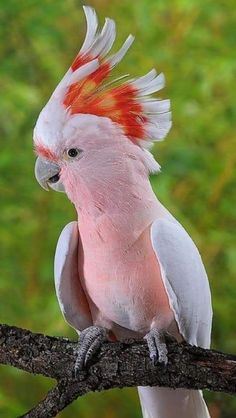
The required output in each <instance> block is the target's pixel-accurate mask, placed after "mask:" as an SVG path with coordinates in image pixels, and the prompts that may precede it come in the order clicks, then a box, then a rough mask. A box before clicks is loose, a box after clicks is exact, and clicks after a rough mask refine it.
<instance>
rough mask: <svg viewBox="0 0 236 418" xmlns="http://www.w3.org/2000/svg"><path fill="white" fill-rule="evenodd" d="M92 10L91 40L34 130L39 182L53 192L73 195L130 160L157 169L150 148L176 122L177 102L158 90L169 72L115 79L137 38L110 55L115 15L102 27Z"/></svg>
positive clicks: (87, 39)
mask: <svg viewBox="0 0 236 418" xmlns="http://www.w3.org/2000/svg"><path fill="white" fill-rule="evenodd" d="M84 11H85V15H86V20H87V33H86V36H85V40H84V43H83V45H82V47H81V50H80V52H79V54H78V55H77V56H76V58H75V60H74V62H73V63H72V65H71V67H70V68H69V70H68V71H67V73H66V74H65V76H64V77H63V79H62V80H61V82H60V83H59V85H58V86H57V88H56V89H55V91H54V92H53V94H52V96H51V98H50V99H49V101H48V103H47V104H46V106H45V107H44V109H43V110H42V111H41V113H40V115H39V117H38V120H37V123H36V126H35V129H34V147H35V151H36V153H37V155H38V158H37V160H36V164H35V175H36V178H37V180H38V182H39V183H40V185H41V186H42V187H43V188H45V189H46V190H48V189H49V186H50V187H51V188H52V189H55V190H57V191H64V190H65V191H66V192H67V194H68V195H69V197H70V198H71V200H73V198H72V196H73V189H74V188H75V187H76V185H77V184H78V179H79V178H80V177H84V178H85V177H87V176H89V175H90V174H91V173H93V175H94V176H95V177H96V176H98V175H101V174H103V173H105V172H106V170H109V171H112V170H116V167H117V166H119V165H120V163H121V161H125V160H126V158H128V159H129V160H132V161H133V164H136V163H137V164H139V165H140V164H141V165H142V166H143V167H144V169H146V171H147V173H148V171H157V170H158V168H159V165H158V163H157V162H156V161H155V160H154V158H153V157H152V155H151V154H150V152H149V151H147V148H148V145H149V144H151V143H152V142H153V141H158V140H162V139H164V137H165V136H166V134H167V133H168V131H169V129H170V127H171V114H170V111H169V108H170V103H169V100H161V99H160V98H153V97H152V96H151V95H152V93H154V92H157V91H159V90H161V89H162V88H163V86H164V82H165V81H164V75H163V74H162V73H161V74H159V75H157V73H156V71H155V70H151V71H150V72H149V73H147V74H146V75H145V76H143V77H140V78H136V79H129V78H127V76H124V77H120V78H118V79H115V80H111V79H110V75H111V71H112V69H113V68H114V67H115V66H116V65H117V64H118V63H119V61H120V60H121V59H122V58H123V56H124V55H125V53H126V52H127V50H128V48H129V47H130V45H131V44H132V42H133V40H134V38H133V36H132V35H129V36H128V38H127V39H126V41H125V43H124V44H123V45H122V47H121V48H120V50H119V51H118V52H117V53H115V54H113V55H110V56H107V54H108V52H109V51H110V49H111V47H112V45H113V43H114V41H115V36H116V29H115V23H114V21H113V20H111V19H108V18H107V19H106V20H105V24H104V26H103V28H102V30H101V31H99V30H98V22H97V16H96V13H95V11H94V10H93V9H92V8H90V7H87V6H85V7H84Z"/></svg>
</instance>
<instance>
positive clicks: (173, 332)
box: [144, 309, 182, 365]
mask: <svg viewBox="0 0 236 418" xmlns="http://www.w3.org/2000/svg"><path fill="white" fill-rule="evenodd" d="M167 338H168V339H172V340H173V339H174V340H177V341H181V340H182V337H181V335H180V333H179V330H178V326H177V323H176V321H175V318H174V313H173V312H172V311H171V310H170V309H167V310H166V311H165V312H162V315H158V316H157V317H156V318H154V319H153V321H152V324H151V329H150V331H149V332H148V333H147V334H146V335H145V337H144V339H145V340H146V341H147V345H148V349H149V355H150V358H151V360H152V362H153V363H154V364H156V363H157V362H158V361H159V363H163V364H165V365H166V364H167V363H168V356H167V355H168V350H167V346H166V339H167Z"/></svg>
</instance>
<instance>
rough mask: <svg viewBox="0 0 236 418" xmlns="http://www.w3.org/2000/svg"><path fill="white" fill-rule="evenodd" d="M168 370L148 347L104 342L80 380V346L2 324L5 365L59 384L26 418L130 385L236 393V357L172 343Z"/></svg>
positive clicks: (138, 343) (1, 350)
mask: <svg viewBox="0 0 236 418" xmlns="http://www.w3.org/2000/svg"><path fill="white" fill-rule="evenodd" d="M167 345H168V365H167V366H166V367H165V366H163V365H161V364H157V365H156V366H154V365H153V364H152V363H151V361H150V359H149V356H148V349H147V345H146V342H145V341H143V340H141V341H127V342H122V343H121V342H117V343H109V342H107V343H104V344H103V346H102V348H101V350H100V352H99V353H98V355H97V356H96V357H95V358H94V359H93V361H92V362H91V363H90V365H89V367H88V368H87V369H86V371H84V372H83V373H81V376H80V377H79V379H75V378H74V376H73V370H74V363H75V358H76V354H75V351H76V346H77V344H76V342H73V341H69V340H67V339H65V338H56V337H49V336H44V335H42V334H36V333H32V332H30V331H28V330H24V329H21V328H17V327H12V326H8V325H0V363H1V364H7V365H11V366H14V367H17V368H19V369H22V370H25V371H26V372H29V373H33V374H42V375H44V376H47V377H51V378H54V379H56V380H57V385H56V386H55V388H53V389H52V390H51V391H50V392H49V393H48V394H47V396H46V398H45V399H44V400H42V401H41V402H40V403H39V404H38V405H37V406H36V407H34V408H33V409H32V410H31V411H29V412H28V413H26V414H25V415H23V416H22V417H30V418H36V417H37V418H38V417H43V418H47V417H54V416H56V415H57V413H58V412H59V411H61V410H62V409H64V408H65V407H66V406H67V405H68V404H70V403H71V402H73V400H75V399H76V398H78V397H79V396H82V395H84V394H85V393H87V392H90V391H101V390H106V389H111V388H115V387H119V388H121V387H124V386H140V385H141V386H154V385H155V386H167V387H172V388H191V389H209V390H213V391H220V392H226V393H231V394H235V393H236V356H235V355H230V354H224V353H220V352H218V351H214V350H205V349H202V348H199V347H192V346H190V345H189V344H186V343H181V344H177V343H176V342H174V341H172V340H170V341H167Z"/></svg>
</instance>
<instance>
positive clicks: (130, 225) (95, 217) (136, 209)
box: [74, 170, 163, 245]
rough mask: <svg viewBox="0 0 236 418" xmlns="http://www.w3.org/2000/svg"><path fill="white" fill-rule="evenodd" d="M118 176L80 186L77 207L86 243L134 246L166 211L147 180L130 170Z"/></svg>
mask: <svg viewBox="0 0 236 418" xmlns="http://www.w3.org/2000/svg"><path fill="white" fill-rule="evenodd" d="M115 174H116V173H115V172H113V174H112V176H111V177H109V176H107V177H104V176H102V177H100V176H98V177H96V176H94V177H93V176H91V175H90V176H88V178H81V179H80V181H79V182H78V188H77V193H76V199H75V200H74V204H75V206H76V209H77V212H78V217H79V229H80V234H81V238H82V240H84V241H85V240H86V242H88V241H89V240H90V242H91V243H92V242H93V241H94V240H97V241H98V242H100V240H101V242H103V243H104V242H105V243H107V244H108V245H109V242H111V241H112V243H114V242H116V243H117V245H119V243H120V242H122V241H124V240H126V241H127V239H128V238H129V240H130V242H134V241H135V239H137V238H138V237H139V236H140V235H141V233H142V232H143V231H144V230H145V229H146V228H147V227H148V226H149V225H150V224H151V223H152V222H153V221H154V220H155V219H156V218H157V217H158V216H160V213H161V212H162V211H163V207H162V205H161V204H160V203H159V202H158V200H157V198H156V196H155V194H154V192H153V190H152V188H151V185H150V182H149V179H148V177H147V176H144V175H143V174H142V173H140V174H139V173H136V174H135V176H134V173H133V172H132V173H131V172H130V173H129V172H128V170H126V171H121V172H119V173H118V174H119V175H118V176H116V175H115ZM127 237H128V238H127Z"/></svg>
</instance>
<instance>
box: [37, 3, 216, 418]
mask: <svg viewBox="0 0 236 418" xmlns="http://www.w3.org/2000/svg"><path fill="white" fill-rule="evenodd" d="M84 11H85V15H86V19H87V33H86V37H85V40H84V43H83V45H82V48H81V50H80V52H79V53H78V55H77V56H76V58H75V60H74V62H73V64H72V65H71V67H70V68H69V70H68V71H67V73H66V74H65V76H64V77H63V79H62V81H61V82H60V83H59V85H58V86H57V88H56V90H55V91H54V93H53V94H52V96H51V98H50V99H49V101H48V103H47V104H46V106H45V107H44V109H43V110H42V111H41V113H40V115H39V118H38V120H37V123H36V126H35V129H34V146H35V150H36V153H37V155H38V158H37V161H36V166H35V174H36V178H37V180H38V181H39V183H40V184H41V185H42V187H44V188H45V189H47V190H48V186H50V187H51V188H53V189H55V190H58V191H65V192H66V194H67V196H68V197H69V199H70V200H71V201H72V202H73V204H74V205H75V208H76V210H77V212H78V215H79V224H78V222H71V223H69V224H68V225H67V226H66V227H65V228H64V229H63V231H62V233H61V235H60V238H59V241H58V244H57V249H56V255H55V285H56V293H57V297H58V300H59V304H60V308H61V310H62V313H63V315H64V317H65V319H66V320H67V322H68V323H69V324H70V325H71V326H72V327H73V328H75V330H76V331H77V332H78V334H80V341H79V350H78V359H77V363H76V370H77V371H78V370H80V369H82V368H83V367H84V366H85V365H86V362H87V361H88V359H90V357H91V355H93V353H94V352H95V351H97V350H98V349H99V347H100V344H101V343H102V342H103V341H104V339H106V338H108V337H109V336H111V335H113V337H115V338H116V339H118V340H122V339H125V338H129V337H134V338H140V337H144V338H145V339H146V340H147V343H148V347H149V351H150V356H151V358H152V360H153V361H154V362H155V361H157V359H158V361H160V362H163V363H166V362H167V361H168V360H167V359H168V353H167V348H166V344H165V339H164V334H165V332H167V331H168V332H169V333H171V334H172V335H174V336H175V338H176V339H177V340H182V339H184V340H186V341H188V342H189V343H190V344H194V345H199V346H201V347H206V348H207V347H209V344H210V332H211V320H212V309H211V296H210V290H209V284H208V279H207V275H206V272H205V269H204V266H203V263H202V260H201V257H200V255H199V252H198V250H197V248H196V246H195V244H194V243H193V241H192V240H191V238H190V237H189V235H188V234H187V232H186V231H185V230H184V228H183V227H182V226H181V225H180V224H179V223H178V221H177V220H176V219H175V218H174V217H173V216H172V215H171V214H170V213H169V212H168V210H167V209H166V208H165V207H164V206H163V205H162V204H161V203H160V202H159V201H158V199H157V198H156V196H155V194H154V192H153V190H152V188H151V185H150V182H149V173H150V172H152V173H153V172H157V171H158V170H159V164H158V163H157V162H156V161H155V160H154V158H153V156H152V155H151V153H150V152H149V151H148V149H149V145H150V144H151V143H152V142H153V141H158V140H162V139H163V138H164V137H165V136H166V134H167V133H168V131H169V129H170V127H171V114H170V111H169V109H170V102H169V100H160V99H158V98H154V97H152V94H153V93H154V92H157V91H159V90H161V89H162V88H163V86H164V76H163V74H159V75H157V73H156V71H155V70H154V69H153V70H151V71H150V72H149V73H147V74H146V75H144V76H143V77H140V78H133V79H127V78H126V77H120V78H118V79H115V80H113V81H112V80H110V78H109V77H110V74H111V72H112V69H113V68H114V67H115V66H116V65H117V64H118V63H119V61H120V60H121V59H122V58H123V56H124V55H125V53H126V52H127V50H128V49H129V47H130V46H131V44H132V42H133V40H134V38H133V36H132V35H129V36H128V38H127V39H126V41H125V43H124V44H123V46H122V47H121V49H120V50H119V51H118V52H117V53H115V54H113V55H109V56H107V54H108V52H109V51H110V49H111V47H112V45H113V43H114V41H115V37H116V29H115V23H114V21H113V20H111V19H108V18H107V19H106V20H105V24H104V26H103V28H102V30H101V31H99V30H98V22H97V16H96V13H95V11H94V10H93V9H92V8H90V7H84ZM108 80H109V81H108ZM138 391H139V396H140V400H141V406H142V412H143V416H144V417H145V418H206V417H209V413H208V410H207V407H206V404H205V402H204V400H203V397H202V394H201V392H200V391H193V390H186V389H178V390H173V389H168V388H159V387H153V388H150V387H140V388H138Z"/></svg>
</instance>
